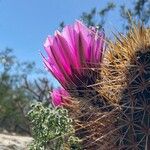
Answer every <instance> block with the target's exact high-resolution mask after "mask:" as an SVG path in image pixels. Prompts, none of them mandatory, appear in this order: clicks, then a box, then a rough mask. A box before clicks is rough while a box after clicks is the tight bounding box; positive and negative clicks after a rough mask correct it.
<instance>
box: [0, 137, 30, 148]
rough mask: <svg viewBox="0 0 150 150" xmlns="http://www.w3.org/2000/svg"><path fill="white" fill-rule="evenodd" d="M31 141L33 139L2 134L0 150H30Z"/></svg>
mask: <svg viewBox="0 0 150 150" xmlns="http://www.w3.org/2000/svg"><path fill="white" fill-rule="evenodd" d="M31 141H32V138H31V137H26V136H16V135H8V134H0V150H28V145H29V143H31Z"/></svg>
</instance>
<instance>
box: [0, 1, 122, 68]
mask: <svg viewBox="0 0 150 150" xmlns="http://www.w3.org/2000/svg"><path fill="white" fill-rule="evenodd" d="M114 1H116V2H117V4H120V3H121V2H124V1H123V0H118V1H117V0H114ZM107 2H108V0H1V1H0V49H4V48H6V47H9V48H13V49H14V53H15V55H16V56H17V57H18V58H19V59H20V60H27V61H28V60H30V61H35V62H36V63H37V66H38V67H39V68H41V69H44V67H43V64H42V60H41V56H40V55H39V52H38V51H39V50H41V51H43V43H44V41H45V39H46V37H47V35H48V34H52V35H53V33H54V31H55V30H56V29H57V28H58V26H59V23H60V22H61V21H64V22H65V23H66V24H71V23H73V22H74V21H75V19H78V18H79V17H80V16H81V13H82V12H87V11H90V10H91V8H93V7H97V8H98V9H100V8H103V7H104V6H105V5H106V3H107ZM118 16H119V15H118V12H117V11H116V12H114V13H113V14H110V15H109V16H108V17H107V23H108V24H107V26H106V27H105V28H106V30H107V33H108V34H109V32H110V31H111V30H113V29H114V27H115V28H118V29H119V28H120V25H119V22H120V18H119V17H118ZM110 26H112V27H110Z"/></svg>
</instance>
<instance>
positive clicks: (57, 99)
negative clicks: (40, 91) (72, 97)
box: [51, 88, 69, 107]
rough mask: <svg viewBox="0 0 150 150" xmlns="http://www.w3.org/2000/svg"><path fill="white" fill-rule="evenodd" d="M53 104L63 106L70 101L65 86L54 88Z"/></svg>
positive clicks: (52, 94)
mask: <svg viewBox="0 0 150 150" xmlns="http://www.w3.org/2000/svg"><path fill="white" fill-rule="evenodd" d="M51 97H52V104H53V105H54V106H55V107H60V106H63V105H64V104H65V103H68V97H69V94H68V92H67V91H66V90H64V89H63V88H58V89H54V90H53V92H52V93H51Z"/></svg>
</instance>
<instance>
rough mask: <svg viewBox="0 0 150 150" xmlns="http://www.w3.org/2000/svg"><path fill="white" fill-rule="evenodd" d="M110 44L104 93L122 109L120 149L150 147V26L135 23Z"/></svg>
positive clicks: (117, 126)
mask: <svg viewBox="0 0 150 150" xmlns="http://www.w3.org/2000/svg"><path fill="white" fill-rule="evenodd" d="M116 38H117V39H116V42H115V43H112V42H110V43H109V48H108V52H107V54H106V55H105V60H104V65H103V68H102V80H103V82H102V83H103V84H102V85H101V87H100V93H101V94H102V95H104V97H106V98H107V99H108V100H109V102H110V103H113V104H114V105H115V106H116V107H118V108H119V109H120V111H118V115H117V117H118V118H117V122H116V123H115V126H116V130H117V131H118V138H117V139H116V142H115V144H116V145H117V149H120V150H126V149H128V150H149V149H150V29H147V28H144V27H142V26H140V25H139V26H134V27H133V28H132V29H131V30H130V31H129V33H128V34H127V36H126V37H124V36H123V35H120V37H117V36H116Z"/></svg>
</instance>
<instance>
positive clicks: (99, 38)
mask: <svg viewBox="0 0 150 150" xmlns="http://www.w3.org/2000/svg"><path fill="white" fill-rule="evenodd" d="M104 37H105V36H104V33H103V32H101V33H100V32H98V31H97V30H96V29H95V28H94V27H92V28H88V27H86V26H85V25H84V24H83V23H82V22H80V21H76V22H75V23H74V25H68V26H66V27H65V28H64V29H63V31H62V32H59V31H56V32H55V35H54V36H53V37H51V36H49V37H48V38H47V39H46V42H45V44H44V48H45V50H46V52H47V55H48V58H46V57H44V56H43V60H44V64H45V66H46V67H47V68H48V70H49V71H50V72H51V73H52V74H53V75H54V77H55V78H56V79H57V80H58V81H59V82H60V84H61V85H62V86H63V87H64V88H65V89H73V88H76V87H77V86H80V85H82V84H83V83H84V84H89V83H87V82H89V81H87V78H89V70H91V69H94V68H98V66H99V65H100V62H101V59H102V53H103V51H104ZM92 80H93V79H92ZM90 84H91V82H90ZM58 101H59V100H58Z"/></svg>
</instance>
